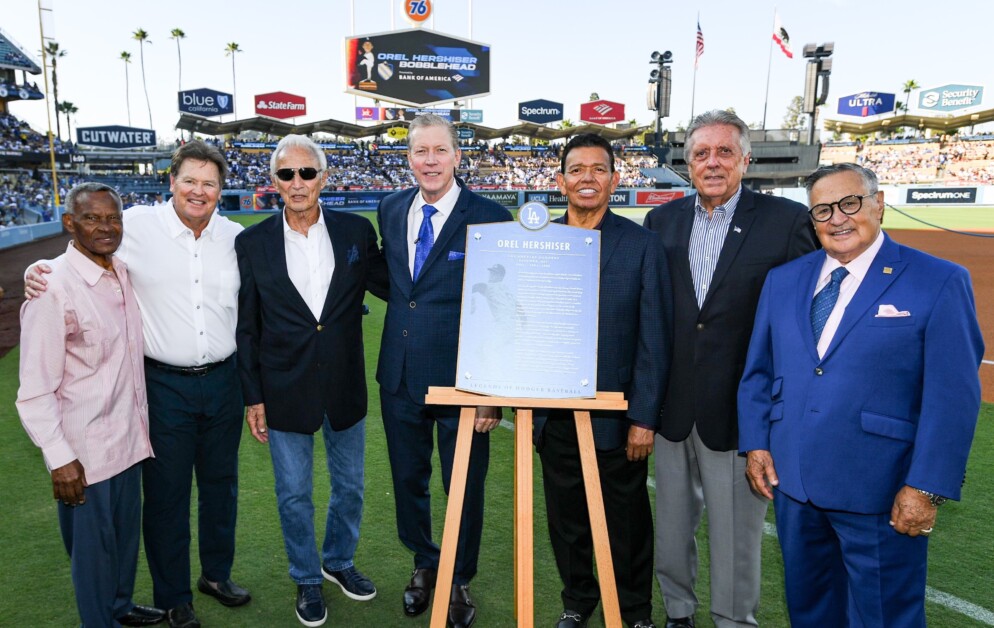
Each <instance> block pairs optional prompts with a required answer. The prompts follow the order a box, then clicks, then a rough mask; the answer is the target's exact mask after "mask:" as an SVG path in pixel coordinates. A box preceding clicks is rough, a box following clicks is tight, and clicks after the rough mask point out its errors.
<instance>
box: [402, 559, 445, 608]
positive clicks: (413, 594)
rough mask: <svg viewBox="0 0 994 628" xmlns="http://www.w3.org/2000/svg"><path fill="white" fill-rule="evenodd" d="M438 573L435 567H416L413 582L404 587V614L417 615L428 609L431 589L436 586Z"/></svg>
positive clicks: (412, 577) (412, 576)
mask: <svg viewBox="0 0 994 628" xmlns="http://www.w3.org/2000/svg"><path fill="white" fill-rule="evenodd" d="M437 576H438V573H437V572H436V571H435V570H434V569H415V570H414V573H412V574H411V582H410V583H409V584H408V585H407V588H405V589H404V614H405V615H407V616H408V617H416V616H418V615H420V614H421V613H423V612H425V611H426V610H427V609H428V601H429V600H430V599H431V590H432V589H434V588H435V578H436V577H437Z"/></svg>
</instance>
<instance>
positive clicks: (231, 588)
mask: <svg viewBox="0 0 994 628" xmlns="http://www.w3.org/2000/svg"><path fill="white" fill-rule="evenodd" d="M197 588H198V589H200V592H201V593H206V594H207V595H209V596H211V597H214V598H217V601H218V602H220V603H222V604H224V605H225V606H241V605H242V604H248V603H249V600H251V599H252V595H251V594H250V593H249V592H248V590H247V589H243V588H242V587H240V586H238V585H237V584H235V583H234V582H232V581H231V579H230V578H229V579H227V580H225V581H224V582H218V583H217V584H216V585H212V584H211V583H210V581H208V580H207V578H205V577H203V576H200V580H197Z"/></svg>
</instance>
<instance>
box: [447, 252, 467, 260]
mask: <svg viewBox="0 0 994 628" xmlns="http://www.w3.org/2000/svg"><path fill="white" fill-rule="evenodd" d="M457 259H466V254H465V253H461V252H459V251H449V261H450V262H453V261H455V260H457Z"/></svg>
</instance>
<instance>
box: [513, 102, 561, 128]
mask: <svg viewBox="0 0 994 628" xmlns="http://www.w3.org/2000/svg"><path fill="white" fill-rule="evenodd" d="M562 119H563V104H562V103H559V102H552V101H551V100H542V99H539V100H529V101H528V102H522V103H518V120H522V121H524V122H534V123H535V124H547V123H549V122H558V121H559V120H562Z"/></svg>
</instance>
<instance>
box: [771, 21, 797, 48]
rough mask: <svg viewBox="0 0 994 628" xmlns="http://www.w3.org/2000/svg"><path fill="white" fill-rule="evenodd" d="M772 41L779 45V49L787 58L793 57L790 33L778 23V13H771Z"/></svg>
mask: <svg viewBox="0 0 994 628" xmlns="http://www.w3.org/2000/svg"><path fill="white" fill-rule="evenodd" d="M773 41H775V42H777V43H778V44H779V45H780V50H783V53H784V54H785V55H787V58H788V59H793V58H794V53H793V52H791V50H790V35H788V34H787V29H785V28H784V27H783V24H781V23H780V14H779V13H774V14H773Z"/></svg>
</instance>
